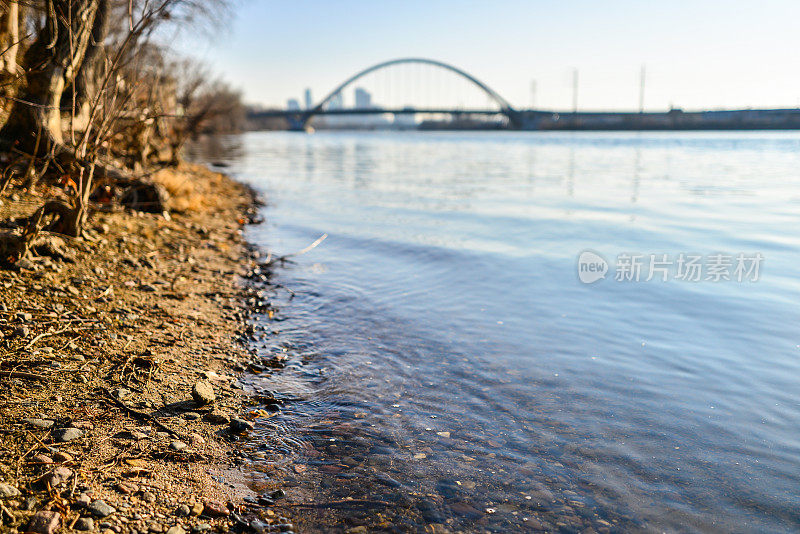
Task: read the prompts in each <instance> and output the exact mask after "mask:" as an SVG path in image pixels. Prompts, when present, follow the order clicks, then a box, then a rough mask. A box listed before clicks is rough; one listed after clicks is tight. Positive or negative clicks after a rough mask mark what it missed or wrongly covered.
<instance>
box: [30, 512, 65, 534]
mask: <svg viewBox="0 0 800 534" xmlns="http://www.w3.org/2000/svg"><path fill="white" fill-rule="evenodd" d="M60 526H61V514H60V513H58V512H53V511H50V510H42V511H41V512H36V513H35V514H34V516H33V519H31V522H30V523H28V528H27V532H35V533H36V534H53V533H54V532H55V531H56V530H58V529H59V527H60Z"/></svg>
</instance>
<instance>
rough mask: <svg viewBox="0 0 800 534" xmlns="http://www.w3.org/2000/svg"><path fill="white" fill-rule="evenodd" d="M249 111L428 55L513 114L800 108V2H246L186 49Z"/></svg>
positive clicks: (184, 42)
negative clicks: (501, 99) (213, 35)
mask: <svg viewBox="0 0 800 534" xmlns="http://www.w3.org/2000/svg"><path fill="white" fill-rule="evenodd" d="M180 49H181V50H183V51H187V50H191V52H192V53H193V54H194V55H196V56H198V57H200V58H201V59H203V60H205V61H207V62H208V63H210V64H211V66H212V67H213V68H214V69H215V70H216V71H217V72H219V73H220V74H221V75H222V76H223V77H224V78H226V79H228V80H229V81H230V82H231V83H232V84H233V85H235V86H237V87H240V88H241V89H243V91H244V93H245V96H246V99H247V100H248V101H249V102H253V103H259V104H263V105H269V106H279V107H282V106H284V105H285V103H286V99H287V98H289V97H295V98H298V99H300V98H301V96H302V92H303V89H304V88H306V87H310V88H311V89H312V90H313V93H314V97H315V99H316V98H318V97H320V96H321V95H322V93H325V92H327V91H329V90H330V89H332V88H333V87H334V86H335V85H337V84H338V83H339V82H341V81H342V80H344V79H345V78H346V77H348V76H349V75H351V74H353V73H355V72H356V71H358V70H360V69H362V68H364V67H367V66H369V65H371V64H373V63H377V62H380V61H383V60H386V59H391V58H395V57H404V56H424V57H430V58H434V59H438V60H442V61H445V62H449V63H452V64H454V65H456V66H458V67H460V68H463V69H464V70H466V71H468V72H470V73H471V74H473V75H475V76H476V77H478V78H480V79H481V80H483V81H484V82H486V83H487V84H488V85H490V86H491V87H493V88H494V89H495V90H496V91H497V92H498V93H500V94H502V95H503V96H505V97H506V98H507V99H508V100H509V101H511V103H512V104H514V105H517V106H519V107H526V106H528V105H529V103H530V101H531V96H530V95H531V93H530V85H531V80H534V79H535V80H536V82H537V91H536V103H537V105H538V106H539V107H544V108H558V109H565V108H566V109H568V108H571V105H572V70H573V68H577V69H579V80H580V83H579V97H578V100H579V107H580V108H581V109H636V108H637V107H638V94H639V71H640V68H641V65H642V64H646V66H647V89H646V96H645V107H646V108H648V109H666V108H668V107H669V106H670V104H673V105H675V106H676V107H683V108H684V109H695V108H720V107H728V108H733V107H798V106H800V1H798V0H761V1H736V0H728V1H722V0H694V1H684V0H673V1H670V2H651V1H648V0H638V1H633V0H607V1H606V2H598V1H596V0H595V1H588V0H586V1H584V0H579V1H568V0H563V1H555V0H553V1H544V0H528V1H522V0H485V1H482V2H475V1H468V0H467V1H465V0H461V1H453V0H426V1H425V0H406V1H399V0H372V1H366V0H240V5H239V7H238V8H237V10H236V14H235V18H234V20H233V21H232V25H231V28H230V29H229V30H227V31H226V32H225V33H224V35H223V36H222V37H220V38H218V39H216V40H215V41H214V42H211V43H209V42H205V41H199V40H194V39H191V38H184V39H182V41H181V44H180Z"/></svg>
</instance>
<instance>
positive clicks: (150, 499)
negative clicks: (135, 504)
mask: <svg viewBox="0 0 800 534" xmlns="http://www.w3.org/2000/svg"><path fill="white" fill-rule="evenodd" d="M142 500H143V501H144V502H146V503H147V504H153V503H154V502H156V496H155V495H153V494H152V493H151V492H149V491H145V492H144V493H142Z"/></svg>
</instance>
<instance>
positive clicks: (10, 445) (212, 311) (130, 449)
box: [0, 166, 291, 534]
mask: <svg viewBox="0 0 800 534" xmlns="http://www.w3.org/2000/svg"><path fill="white" fill-rule="evenodd" d="M158 180H159V181H161V182H162V183H163V184H164V185H165V186H166V187H167V189H169V190H170V191H171V192H172V193H173V200H172V203H173V208H174V209H175V210H176V211H173V212H172V214H171V217H167V218H165V217H164V216H162V215H151V214H142V213H136V212H133V213H132V212H126V211H115V212H108V213H96V214H95V215H94V216H93V219H92V221H91V223H90V225H89V227H90V231H89V236H88V239H87V240H80V241H77V240H73V241H63V242H59V240H58V239H56V240H53V241H52V242H49V243H45V244H44V245H42V246H40V247H39V250H38V252H39V253H40V254H41V255H40V256H38V257H33V258H29V259H28V260H25V261H22V262H20V263H19V264H18V267H20V268H19V269H18V270H5V271H0V483H2V484H0V505H1V506H0V523H2V527H0V531H2V532H26V531H32V532H38V533H40V534H50V533H52V532H56V531H66V530H70V529H73V530H87V531H95V532H114V533H131V534H133V533H142V534H146V533H154V534H157V533H160V532H169V534H181V532H182V531H184V530H185V531H189V530H195V531H205V530H216V531H219V532H224V531H227V530H229V529H231V528H232V527H243V526H244V525H243V523H242V521H245V522H247V523H252V524H251V525H250V527H249V528H253V527H255V528H256V529H257V530H262V529H264V528H266V529H267V530H271V529H272V528H274V529H276V530H277V529H278V528H280V529H282V530H289V529H291V526H290V525H287V524H286V520H285V519H281V518H278V517H277V516H276V515H275V514H273V513H272V512H270V511H269V509H268V508H267V507H264V506H259V507H253V508H250V509H244V508H241V503H238V502H231V497H230V495H231V493H230V491H229V488H226V486H225V482H222V479H221V478H220V477H219V476H217V473H219V472H220V471H221V470H224V469H228V468H230V467H231V466H232V465H235V464H236V462H237V452H236V450H235V448H234V447H233V446H232V442H233V441H235V439H237V437H238V436H239V435H240V432H243V433H244V434H246V433H247V430H248V425H249V424H250V423H249V418H250V417H255V416H257V415H258V414H255V413H253V414H250V413H248V410H247V408H245V407H243V404H244V403H245V401H246V398H245V397H246V396H245V395H243V394H242V390H241V389H240V387H239V385H238V382H237V380H236V377H235V376H234V374H235V372H236V370H242V369H243V368H244V367H245V366H246V365H247V361H248V360H249V358H250V357H249V356H248V354H247V352H246V351H245V350H244V348H243V347H242V345H241V344H239V343H238V341H237V339H238V337H239V333H240V332H242V330H243V327H244V318H245V313H244V310H243V309H242V302H243V301H244V299H245V298H252V295H251V294H249V293H248V291H247V290H246V289H245V288H244V287H243V286H242V285H241V284H240V282H239V278H238V277H239V274H240V273H242V272H244V271H246V270H247V269H248V267H249V266H250V260H249V256H250V255H249V252H248V250H247V248H246V246H245V244H244V242H243V239H242V226H243V225H244V224H246V222H247V220H248V217H249V215H250V214H251V213H252V211H253V197H252V195H251V193H250V192H249V191H247V190H246V188H244V187H243V186H241V185H239V184H237V183H235V182H233V181H232V180H230V179H228V178H226V177H225V176H223V175H221V174H217V173H213V172H211V171H208V170H206V169H204V168H202V167H195V166H183V167H182V168H180V169H179V170H177V171H163V172H162V173H161V174H160V175H159V176H158ZM10 195H11V196H10ZM2 202H3V205H2V206H0V220H6V219H7V218H8V217H10V216H19V215H28V214H30V213H31V212H32V211H33V210H34V209H35V208H36V207H37V206H38V205H39V203H40V202H41V197H40V196H37V195H31V194H29V193H22V192H19V191H16V192H15V191H9V192H7V193H6V196H5V197H4V198H3V199H2ZM198 382H200V384H199V385H198V384H197V383H198ZM193 390H194V391H193ZM211 397H215V399H214V400H213V402H210V401H211V400H212V399H211ZM261 400H262V401H263V399H261ZM205 402H208V404H203V403H205ZM275 497H278V496H277V495H276V496H275ZM262 501H264V502H268V501H269V499H268V498H267V497H263V496H262ZM253 521H255V522H253ZM269 523H272V524H274V525H275V526H274V527H272V528H271V527H269V526H267V525H268V524H269ZM279 524H280V526H278V525H279Z"/></svg>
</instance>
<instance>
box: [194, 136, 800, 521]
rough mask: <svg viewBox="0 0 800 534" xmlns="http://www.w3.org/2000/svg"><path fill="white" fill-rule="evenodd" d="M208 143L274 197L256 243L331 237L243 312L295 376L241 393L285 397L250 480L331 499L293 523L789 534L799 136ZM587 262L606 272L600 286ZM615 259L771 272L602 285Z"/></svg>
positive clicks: (798, 421)
mask: <svg viewBox="0 0 800 534" xmlns="http://www.w3.org/2000/svg"><path fill="white" fill-rule="evenodd" d="M222 143H223V148H224V149H225V150H223V151H222V152H220V153H215V151H214V150H211V149H208V148H207V149H205V153H204V155H205V157H206V158H207V159H210V160H222V161H224V162H226V163H227V164H229V165H230V167H228V168H227V170H229V171H230V172H232V173H234V174H235V175H236V176H238V177H240V178H241V179H243V180H245V181H247V182H248V183H250V184H252V185H253V186H254V187H256V188H257V189H259V190H261V191H263V192H264V193H265V194H266V196H267V197H268V199H269V205H268V206H267V207H265V208H264V211H263V214H264V216H265V217H266V218H267V223H266V224H263V225H260V226H257V227H251V229H250V230H249V235H248V237H249V239H250V240H251V241H252V242H254V243H255V244H256V245H258V246H260V247H262V249H263V250H264V251H266V250H267V249H269V250H272V251H274V252H275V253H276V254H286V253H291V252H294V251H298V250H300V249H303V248H304V247H306V246H307V245H308V244H309V243H311V242H312V241H314V240H315V239H317V237H319V236H320V235H321V234H323V233H327V234H328V238H327V239H326V240H325V241H324V242H323V243H322V244H320V245H319V246H318V247H316V248H315V249H313V250H312V251H310V252H308V253H307V254H304V255H302V256H299V257H297V258H295V262H294V263H287V264H286V266H285V268H283V269H280V270H279V271H278V272H277V273H276V275H275V276H274V278H273V279H272V283H275V284H280V285H282V286H284V287H285V288H288V289H283V288H280V287H275V286H268V287H267V288H266V289H267V291H268V293H269V294H270V295H271V297H272V299H273V303H274V304H276V305H277V306H278V312H277V314H276V315H274V316H273V317H272V318H269V317H267V316H258V317H257V321H258V322H259V324H260V325H261V326H263V327H264V328H266V331H267V332H268V335H267V336H266V337H265V338H264V339H263V340H261V341H259V342H258V343H256V347H257V349H258V351H259V353H260V354H262V355H263V356H264V357H265V358H270V357H272V356H274V354H277V353H281V354H285V355H286V356H287V357H288V360H287V363H288V365H287V366H286V368H285V369H283V370H282V371H279V372H275V373H272V372H265V373H261V374H259V375H257V376H254V377H253V378H252V384H253V386H254V387H256V388H258V389H268V390H272V391H275V392H276V394H278V395H279V396H285V397H287V398H290V399H291V400H290V401H289V402H287V403H286V404H285V406H284V409H283V410H282V412H281V413H279V414H277V415H274V416H273V417H270V418H265V419H263V420H261V424H260V425H259V430H258V435H259V437H261V438H263V440H259V441H257V442H255V443H254V444H251V448H253V449H258V451H257V454H256V456H258V457H260V458H261V459H259V460H257V461H256V464H255V465H254V466H253V470H254V475H253V477H254V481H255V482H254V484H255V485H256V486H258V485H259V484H261V485H264V486H269V484H270V481H271V480H272V479H273V478H275V479H281V478H286V479H288V481H287V484H288V486H289V487H288V488H287V490H286V491H287V497H286V499H285V501H284V502H290V503H298V502H303V501H305V500H308V499H314V502H316V503H325V505H324V506H323V507H307V508H299V507H294V508H292V510H293V512H292V513H294V514H298V515H299V517H300V522H299V525H300V528H301V530H304V531H315V530H327V529H329V528H333V527H334V526H335V527H337V528H338V527H344V526H353V525H360V524H365V525H369V526H371V527H373V528H377V529H385V530H400V531H418V530H421V529H423V528H424V527H426V526H428V525H430V524H441V525H444V526H445V527H446V528H448V529H452V530H459V529H460V530H465V531H498V532H499V531H535V530H539V529H546V530H562V531H583V530H585V529H589V528H592V529H595V530H597V531H601V532H602V531H608V530H609V529H610V530H617V529H619V528H624V529H626V530H642V531H653V532H655V531H659V532H661V531H691V530H696V531H704V532H731V531H739V532H743V531H776V532H789V531H796V530H798V529H800V396H798V392H800V335H798V326H797V325H798V324H800V313H799V312H798V306H797V303H798V299H799V297H800V284H799V283H798V278H797V275H798V268H797V262H798V261H799V260H800V255H798V250H800V237H798V233H797V228H798V223H800V211H799V210H798V208H800V186H798V179H799V178H800V176H798V169H800V135H799V134H795V133H769V134H765V133H738V132H726V133H658V134H618V133H613V134H606V133H574V134H554V133H534V132H531V133H469V134H462V133H424V134H423V133H321V134H315V135H304V134H293V133H252V134H248V135H245V136H242V137H236V138H227V139H224V140H222ZM587 249H590V250H592V251H594V252H596V253H598V254H599V255H600V256H602V257H603V258H605V259H606V260H607V261H608V262H609V263H610V266H609V269H610V271H609V272H608V274H607V275H606V277H605V279H601V280H599V281H597V282H595V283H593V284H585V283H582V282H581V281H580V280H579V277H578V264H577V262H578V256H579V254H580V253H581V252H582V251H584V250H587ZM623 253H633V254H636V253H638V254H642V255H644V258H645V259H647V258H648V257H649V255H650V254H658V255H661V254H668V255H669V256H668V258H670V259H677V258H678V256H679V254H680V253H684V254H687V255H688V254H697V255H702V256H703V261H704V262H706V267H708V262H710V261H712V260H710V259H709V255H713V254H717V253H722V254H723V255H726V256H727V255H730V256H731V257H732V258H733V259H734V263H735V256H736V255H737V254H739V253H744V254H746V255H748V257H750V256H751V255H754V254H757V253H759V254H761V255H762V256H763V262H760V263H759V267H760V271H759V273H758V276H757V280H756V281H751V280H752V277H751V279H747V278H745V279H744V280H743V281H742V282H739V281H737V280H736V279H735V278H736V277H735V276H733V278H734V279H733V280H731V281H724V280H722V281H718V282H715V281H712V280H705V277H706V272H705V271H704V272H703V279H702V280H700V281H697V282H691V281H683V280H677V279H675V278H674V276H675V274H676V272H675V265H673V266H672V268H671V269H670V271H669V274H668V276H669V279H668V280H667V281H666V282H665V281H661V274H660V273H657V275H656V276H654V279H653V280H651V281H644V279H645V278H646V277H647V269H646V268H643V275H642V277H641V279H640V280H639V281H616V280H615V274H616V272H615V267H618V266H619V265H620V262H619V261H617V260H618V255H619V254H623ZM733 267H734V266H733V265H732V266H731V268H730V272H731V274H733ZM288 290H291V292H293V294H294V297H293V298H290V296H291V294H290V292H289V291H288ZM276 471H277V472H279V473H276ZM347 498H353V499H357V500H358V502H355V503H343V502H341V501H342V500H343V499H347ZM298 510H302V512H299V511H298ZM429 528H430V527H429Z"/></svg>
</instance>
